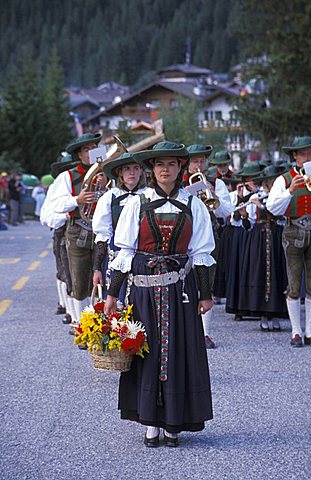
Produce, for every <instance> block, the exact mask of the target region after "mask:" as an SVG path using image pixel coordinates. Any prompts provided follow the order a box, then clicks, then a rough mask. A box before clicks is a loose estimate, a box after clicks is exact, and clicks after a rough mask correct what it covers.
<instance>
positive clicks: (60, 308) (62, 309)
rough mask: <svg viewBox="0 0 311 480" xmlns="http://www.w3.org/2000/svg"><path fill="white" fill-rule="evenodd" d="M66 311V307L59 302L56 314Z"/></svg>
mask: <svg viewBox="0 0 311 480" xmlns="http://www.w3.org/2000/svg"><path fill="white" fill-rule="evenodd" d="M64 313H66V308H65V307H63V306H62V305H60V304H58V305H57V309H56V312H55V315H64Z"/></svg>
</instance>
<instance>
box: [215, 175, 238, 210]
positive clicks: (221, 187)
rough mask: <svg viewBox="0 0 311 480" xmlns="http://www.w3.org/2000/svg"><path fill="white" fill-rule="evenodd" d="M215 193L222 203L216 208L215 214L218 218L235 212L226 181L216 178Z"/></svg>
mask: <svg viewBox="0 0 311 480" xmlns="http://www.w3.org/2000/svg"><path fill="white" fill-rule="evenodd" d="M215 194H216V195H217V197H218V198H219V201H220V205H219V207H218V208H216V210H214V214H215V216H216V217H217V218H227V217H228V216H229V215H231V213H232V212H233V210H234V205H233V204H232V202H231V197H230V193H229V190H228V188H227V186H226V184H225V182H224V181H223V180H221V179H220V178H216V181H215Z"/></svg>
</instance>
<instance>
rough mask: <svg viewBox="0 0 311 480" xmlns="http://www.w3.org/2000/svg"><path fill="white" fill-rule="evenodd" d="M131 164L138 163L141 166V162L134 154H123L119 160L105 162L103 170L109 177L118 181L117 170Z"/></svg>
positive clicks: (113, 159)
mask: <svg viewBox="0 0 311 480" xmlns="http://www.w3.org/2000/svg"><path fill="white" fill-rule="evenodd" d="M129 163H137V164H138V165H139V162H138V161H137V160H136V158H135V157H134V153H131V152H126V153H122V154H121V155H120V156H119V157H118V158H112V159H108V160H105V161H104V162H103V164H102V170H103V172H104V173H105V174H106V175H107V177H109V178H114V179H115V180H117V178H118V174H117V172H116V170H117V168H119V167H123V165H128V164H129Z"/></svg>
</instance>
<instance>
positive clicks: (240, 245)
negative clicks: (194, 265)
mask: <svg viewBox="0 0 311 480" xmlns="http://www.w3.org/2000/svg"><path fill="white" fill-rule="evenodd" d="M260 172H261V170H260V167H259V165H258V164H257V163H246V164H245V165H244V167H243V169H242V170H241V171H240V172H237V173H236V176H237V177H239V178H240V179H241V181H242V182H241V183H240V184H238V185H237V189H236V190H235V191H233V192H230V197H231V201H232V204H233V205H234V211H233V213H232V214H231V219H230V224H231V225H232V226H233V227H234V229H233V230H232V232H231V238H230V240H231V246H230V263H229V267H228V277H227V283H226V312H227V313H233V314H235V320H242V314H241V312H240V309H239V298H240V284H241V281H242V268H243V260H244V251H245V242H246V239H247V235H248V231H249V230H250V228H251V227H252V225H253V224H254V223H255V220H256V207H255V205H253V204H247V202H248V200H249V198H250V197H251V195H253V194H254V193H256V192H257V191H258V188H259V187H258V185H257V184H256V183H255V181H254V180H255V179H256V178H258V177H259V175H260ZM244 204H245V206H243V207H242V208H240V207H241V206H242V205H244ZM246 204H247V205H246Z"/></svg>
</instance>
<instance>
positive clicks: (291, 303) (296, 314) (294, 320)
mask: <svg viewBox="0 0 311 480" xmlns="http://www.w3.org/2000/svg"><path fill="white" fill-rule="evenodd" d="M286 304H287V309H288V314H289V319H290V323H291V326H292V337H294V336H295V335H299V336H300V337H302V331H301V323H300V308H301V307H300V298H298V299H297V300H293V299H289V298H287V299H286Z"/></svg>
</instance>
